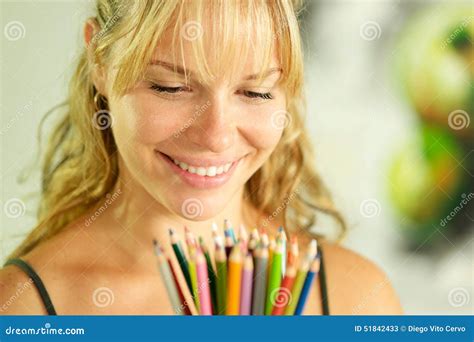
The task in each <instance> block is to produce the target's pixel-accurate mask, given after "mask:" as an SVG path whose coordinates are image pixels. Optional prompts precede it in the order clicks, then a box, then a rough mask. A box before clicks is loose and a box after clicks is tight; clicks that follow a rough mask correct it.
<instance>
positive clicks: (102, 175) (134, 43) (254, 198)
mask: <svg viewBox="0 0 474 342" xmlns="http://www.w3.org/2000/svg"><path fill="white" fill-rule="evenodd" d="M302 10H303V4H302V1H300V0H293V1H290V0H272V1H199V0H193V1H186V0H179V1H165V0H161V1H158V0H146V1H145V0H144V1H119V0H98V1H97V6H96V17H95V19H96V20H97V23H98V24H99V26H100V31H99V32H98V33H96V34H95V36H94V37H93V38H92V43H91V44H90V46H89V48H85V49H84V51H83V52H82V54H81V55H80V58H79V61H78V65H77V68H76V70H75V73H74V75H73V77H72V79H71V82H70V89H69V95H68V98H67V100H66V102H65V103H64V105H65V113H64V117H63V118H62V119H61V121H60V122H59V123H58V125H57V126H56V127H55V129H54V131H53V133H52V135H51V136H50V140H49V142H48V147H47V151H46V153H45V156H44V165H43V169H42V174H43V176H42V196H41V201H40V206H39V211H38V222H39V223H38V225H37V226H36V227H35V228H34V229H33V230H32V232H31V233H30V234H29V235H28V236H27V237H26V239H25V240H24V241H23V242H22V244H21V245H20V246H19V247H18V248H17V249H16V250H15V251H14V252H13V253H12V255H11V257H18V256H22V255H24V254H26V253H28V252H29V251H31V250H32V249H33V248H34V247H35V246H37V245H38V244H39V243H41V242H42V241H45V240H46V239H49V238H51V237H52V236H54V235H55V234H57V233H58V232H60V231H61V230H62V229H63V228H64V227H66V226H67V225H68V224H69V223H71V222H72V221H73V220H75V219H77V218H78V217H79V216H81V215H83V214H84V213H85V212H87V211H88V210H91V209H92V208H93V207H94V206H96V205H97V204H98V203H99V202H100V201H101V200H103V199H104V198H105V197H106V196H107V194H108V193H110V191H111V190H112V189H113V187H114V185H115V184H116V182H117V179H118V172H119V170H118V153H117V147H116V144H115V141H114V137H113V134H112V130H111V129H105V130H99V129H96V128H94V126H93V125H92V124H91V122H92V120H93V119H94V115H95V114H96V113H97V110H98V109H106V108H107V103H106V101H105V99H104V98H103V97H99V101H94V97H96V100H97V96H98V95H99V94H98V93H97V90H96V89H95V87H94V84H93V80H92V76H91V72H92V70H93V66H94V64H98V65H110V64H111V62H112V61H113V62H114V65H116V66H118V72H117V75H116V78H115V79H114V83H113V87H112V89H113V91H114V92H115V93H116V94H124V93H125V92H126V91H127V89H129V88H130V87H131V86H132V85H134V84H135V83H136V82H137V81H138V80H140V79H141V78H142V77H143V72H144V68H145V66H146V65H147V64H148V63H149V62H150V59H151V58H152V53H153V51H154V49H155V47H156V42H158V41H159V38H160V37H161V36H162V35H163V33H164V31H165V30H167V29H173V44H172V49H173V55H175V51H174V49H175V47H177V46H179V47H182V42H183V36H185V35H193V34H197V35H198V36H199V34H200V33H202V32H200V31H199V30H201V29H202V27H201V26H200V25H199V23H200V22H201V20H202V19H203V15H204V13H206V18H209V17H210V18H212V19H211V25H212V27H211V28H212V29H211V30H210V31H211V32H209V34H208V32H205V33H206V34H201V36H202V39H196V40H195V44H193V53H194V55H195V58H196V61H200V63H199V64H198V69H197V73H198V75H199V76H200V78H201V79H202V80H204V81H205V80H209V79H211V78H212V77H214V74H213V73H212V71H211V70H210V68H209V67H208V65H207V63H206V58H204V57H205V56H206V55H207V56H208V57H209V56H210V54H212V51H211V52H210V51H205V48H204V45H203V44H204V43H203V41H204V39H213V44H214V46H216V48H215V49H214V50H215V52H214V54H213V55H211V58H213V57H214V58H215V59H216V61H219V60H222V61H223V62H222V64H220V65H218V71H219V70H227V69H226V68H227V66H228V65H229V63H228V61H229V59H230V58H232V56H242V53H243V52H244V53H246V52H248V50H249V49H250V47H251V46H252V43H251V38H252V36H251V32H258V35H255V36H256V37H255V38H256V39H258V49H256V48H255V46H253V50H252V53H253V54H254V55H255V56H256V58H257V59H256V60H259V59H260V60H262V61H264V63H263V65H267V64H268V61H269V56H270V52H271V51H273V50H272V49H274V48H275V49H276V52H277V55H278V58H279V62H280V63H281V68H282V70H283V72H282V78H281V82H282V84H284V86H285V90H286V94H287V110H286V113H285V117H283V118H279V119H283V120H284V122H283V124H285V125H287V126H286V127H285V128H284V131H283V135H282V138H281V140H280V141H279V143H278V145H277V147H276V149H275V151H274V152H273V153H272V154H271V156H270V157H269V158H268V160H267V161H266V162H265V163H264V164H263V166H262V167H261V168H260V169H259V170H258V171H257V172H256V173H255V174H254V175H253V176H252V177H251V178H250V179H249V181H248V182H247V184H246V185H245V192H246V197H247V198H248V200H249V201H250V203H251V205H252V206H254V207H255V209H257V210H258V211H259V212H261V213H263V214H264V215H268V216H267V220H273V219H275V220H280V221H281V222H284V225H285V227H287V228H289V229H288V230H289V231H292V230H300V229H304V230H309V228H310V227H311V226H312V225H313V224H314V223H315V218H316V215H315V211H316V210H318V211H320V212H323V213H326V214H329V215H331V216H332V217H333V218H335V219H336V220H337V221H338V223H339V224H340V227H341V228H342V229H341V232H342V233H344V232H345V224H344V221H343V219H342V217H341V215H340V214H339V213H338V211H337V210H336V209H335V207H334V205H333V202H332V200H331V198H330V196H329V193H328V191H327V189H326V187H325V186H324V184H323V183H322V181H321V179H320V177H319V176H318V174H317V172H316V171H315V166H314V159H313V151H312V145H311V143H310V140H309V137H308V135H307V132H306V130H305V127H304V118H303V114H304V112H305V102H304V95H303V51H302V47H301V38H300V32H299V25H298V16H299V14H300V12H301V11H302ZM191 25H195V26H194V27H193V26H191ZM245 25H247V28H248V29H247V30H244V31H246V32H247V36H244V38H242V39H241V38H240V37H239V40H240V41H242V42H243V43H242V44H239V45H237V44H235V39H233V38H235V37H236V35H237V34H239V32H240V28H241V27H243V26H245ZM183 30H184V31H183ZM186 30H187V31H186ZM196 30H197V31H196ZM183 33H184V34H183ZM120 38H125V39H127V45H126V47H125V49H122V50H120V53H114V50H113V47H114V43H115V42H116V41H117V40H118V39H120ZM178 38H180V39H181V40H180V42H177V40H176V39H178ZM184 38H185V39H186V38H188V39H189V37H186V36H185V37H184ZM198 38H199V37H198ZM245 38H246V39H245ZM274 42H275V44H274ZM242 47H243V48H244V49H245V50H244V51H237V49H238V48H242ZM88 49H89V50H88ZM224 52H225V53H224ZM239 52H240V53H239ZM257 65H259V64H257ZM236 69H237V67H234V68H233V69H230V71H229V72H233V71H235V70H236ZM264 69H265V68H262V71H263V70H264ZM97 107H99V108H97ZM277 120H278V118H277ZM341 236H342V234H341Z"/></svg>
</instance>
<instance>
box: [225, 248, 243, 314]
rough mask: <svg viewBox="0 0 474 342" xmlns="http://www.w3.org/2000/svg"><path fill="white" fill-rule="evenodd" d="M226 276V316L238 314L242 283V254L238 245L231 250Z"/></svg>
mask: <svg viewBox="0 0 474 342" xmlns="http://www.w3.org/2000/svg"><path fill="white" fill-rule="evenodd" d="M228 267H229V271H228V274H227V311H226V314H227V315H238V314H239V312H240V288H241V281H242V252H241V247H240V246H239V244H237V245H235V246H234V248H232V252H231V253H230V257H229V266H228Z"/></svg>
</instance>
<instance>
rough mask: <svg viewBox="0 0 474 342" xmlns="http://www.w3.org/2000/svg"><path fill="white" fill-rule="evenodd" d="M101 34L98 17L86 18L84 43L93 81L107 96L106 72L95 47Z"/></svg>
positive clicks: (100, 91)
mask: <svg viewBox="0 0 474 342" xmlns="http://www.w3.org/2000/svg"><path fill="white" fill-rule="evenodd" d="M99 35H100V25H99V23H98V22H97V19H96V18H94V17H91V18H89V19H87V20H86V22H85V24H84V43H85V44H86V49H87V58H88V59H89V65H91V72H92V81H93V82H94V86H95V88H96V89H97V91H98V92H99V93H100V94H102V95H104V96H105V97H107V87H106V86H105V84H106V82H105V81H106V72H105V68H104V66H102V65H100V64H99V63H97V61H96V58H95V54H94V51H95V47H96V44H97V37H99Z"/></svg>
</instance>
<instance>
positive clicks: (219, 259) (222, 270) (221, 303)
mask: <svg viewBox="0 0 474 342" xmlns="http://www.w3.org/2000/svg"><path fill="white" fill-rule="evenodd" d="M216 270H217V312H216V314H218V315H223V314H225V313H226V311H227V305H226V303H227V258H226V255H225V250H224V246H223V245H222V244H221V245H217V246H216Z"/></svg>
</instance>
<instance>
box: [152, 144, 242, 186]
mask: <svg viewBox="0 0 474 342" xmlns="http://www.w3.org/2000/svg"><path fill="white" fill-rule="evenodd" d="M155 153H156V155H157V156H158V157H159V158H160V159H162V160H163V161H165V162H166V164H168V165H169V167H170V168H171V170H172V171H173V172H174V173H176V174H178V175H179V176H180V178H181V179H182V180H183V181H184V182H185V183H187V184H188V185H190V186H192V187H195V188H199V189H209V188H216V187H219V186H222V185H223V184H225V183H226V182H227V181H228V180H229V179H230V178H231V177H232V175H233V173H234V171H235V169H236V168H237V166H238V165H239V164H240V161H241V160H242V159H243V158H244V157H242V158H240V159H238V160H236V161H234V162H232V164H231V166H230V167H229V169H228V171H227V172H222V173H221V174H216V175H215V176H202V175H199V174H197V173H190V172H188V171H186V170H183V169H182V168H181V167H179V166H178V165H176V164H175V162H174V161H173V159H171V157H170V156H168V155H166V154H164V153H162V152H159V151H155ZM201 173H202V172H201Z"/></svg>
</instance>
